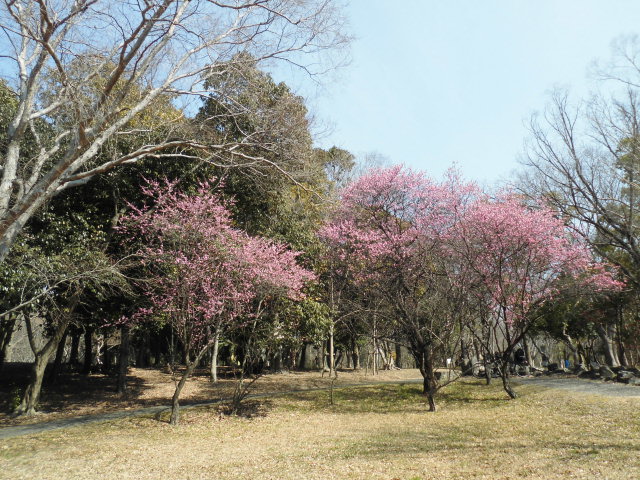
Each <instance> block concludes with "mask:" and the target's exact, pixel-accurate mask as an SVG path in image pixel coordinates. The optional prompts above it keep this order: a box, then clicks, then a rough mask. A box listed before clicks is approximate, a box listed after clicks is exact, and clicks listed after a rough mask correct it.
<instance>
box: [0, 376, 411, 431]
mask: <svg viewBox="0 0 640 480" xmlns="http://www.w3.org/2000/svg"><path fill="white" fill-rule="evenodd" d="M221 373H222V375H221V378H220V381H219V382H218V383H217V384H213V383H211V381H210V380H209V374H208V372H207V370H205V369H202V370H197V371H196V372H195V373H194V375H193V376H192V377H191V378H190V379H189V381H188V382H187V384H186V385H185V387H184V389H183V390H182V393H181V395H180V402H181V403H182V404H188V403H196V402H205V401H210V400H214V399H217V398H228V397H229V396H231V395H232V393H233V389H234V386H235V384H236V382H235V380H234V379H233V378H232V377H230V376H226V375H225V372H224V370H223V371H222V372H221ZM27 375H28V370H27V371H22V370H20V371H16V370H15V369H14V370H13V371H11V370H10V369H7V371H5V372H3V377H0V382H1V383H0V387H1V388H0V427H2V426H9V425H22V424H28V423H36V422H46V421H51V420H59V419H61V418H68V417H74V416H78V415H89V414H99V413H105V412H113V411H117V410H129V409H136V408H142V407H150V406H155V405H168V404H170V401H171V396H172V395H173V391H174V389H175V382H176V380H178V378H177V377H174V376H173V375H171V374H170V373H169V371H168V370H166V369H163V370H159V369H155V368H131V369H129V375H128V377H127V379H128V385H129V392H128V395H126V396H125V397H122V396H119V395H118V394H117V393H116V380H115V378H114V377H113V376H107V375H102V374H97V373H94V374H91V375H82V374H68V375H66V376H64V377H63V378H60V380H59V382H57V383H56V384H51V383H49V384H46V385H45V388H44V389H43V393H42V399H41V402H40V405H39V407H38V410H39V414H38V415H36V416H33V417H21V418H13V417H12V416H11V415H9V414H8V412H9V408H8V407H9V404H10V403H11V402H12V401H15V399H14V397H15V396H16V395H19V394H20V391H21V389H20V387H19V386H18V385H17V384H16V382H15V380H13V379H15V378H22V379H24V378H26V376H27ZM418 377H420V373H419V372H418V371H417V370H392V371H381V372H380V374H379V375H375V376H374V375H372V374H371V371H366V370H360V371H358V372H353V371H346V372H342V373H339V374H338V379H337V381H336V383H335V384H336V385H345V384H349V383H366V382H372V381H385V380H402V379H410V378H418ZM330 384H331V382H330V380H329V378H328V376H327V375H326V374H325V375H324V376H321V375H320V374H319V373H318V372H287V373H281V374H274V375H265V376H263V377H260V378H259V379H258V380H257V381H256V383H255V385H254V388H253V389H252V392H255V393H273V392H283V391H289V390H297V389H307V388H322V387H328V386H329V385H330ZM1 407H4V408H1Z"/></svg>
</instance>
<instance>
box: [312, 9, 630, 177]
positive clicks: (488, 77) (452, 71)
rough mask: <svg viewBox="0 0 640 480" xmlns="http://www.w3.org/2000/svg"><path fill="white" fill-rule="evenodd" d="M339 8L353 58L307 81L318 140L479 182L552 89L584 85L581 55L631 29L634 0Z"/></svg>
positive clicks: (504, 167) (505, 157) (514, 150)
mask: <svg viewBox="0 0 640 480" xmlns="http://www.w3.org/2000/svg"><path fill="white" fill-rule="evenodd" d="M346 13H347V15H348V17H349V19H350V23H351V29H352V33H353V35H354V36H355V37H356V39H355V41H354V42H353V45H352V59H353V60H352V63H351V65H350V66H348V67H345V68H344V69H341V70H340V71H339V72H336V73H334V74H333V75H332V76H331V77H330V80H329V81H328V82H327V83H325V86H324V88H322V90H321V91H319V92H318V93H314V94H313V95H309V93H308V92H309V90H306V92H307V96H308V103H309V105H310V107H311V110H312V111H313V112H314V113H315V115H316V116H318V117H319V119H320V120H321V121H322V122H325V123H327V124H328V125H330V126H331V130H330V133H329V134H327V135H324V136H322V137H319V139H318V143H319V145H320V146H324V147H328V146H331V145H334V144H335V145H338V146H340V147H343V148H346V149H348V150H350V151H351V152H353V153H355V154H357V155H360V156H361V155H364V154H367V153H377V154H380V155H383V156H385V157H387V158H388V159H389V160H390V161H391V162H392V163H406V164H408V165H410V166H412V167H414V168H418V169H421V170H425V171H427V172H428V173H429V174H430V175H433V176H436V177H437V176H440V175H441V174H442V173H443V172H444V170H446V169H447V168H448V167H449V166H451V165H452V164H453V163H454V162H456V163H457V165H458V167H459V168H460V169H461V170H462V172H463V174H464V175H465V177H467V178H469V179H473V180H477V181H479V182H481V183H487V184H494V183H495V182H497V181H498V180H500V179H504V178H507V177H508V175H509V173H510V171H512V170H513V169H515V168H517V166H518V164H517V157H518V155H519V153H520V152H522V149H523V140H524V138H525V137H526V135H527V131H526V128H525V126H524V123H525V121H526V119H528V118H529V116H530V115H531V113H532V112H533V111H535V110H540V109H543V108H544V105H545V103H546V102H547V95H548V92H549V90H550V89H552V88H554V86H570V87H571V91H572V92H573V93H575V94H576V95H585V94H586V93H587V92H588V91H589V89H590V88H591V86H592V85H593V83H592V82H591V81H590V80H589V78H588V75H587V71H588V66H589V64H590V63H591V62H592V61H593V60H594V59H597V58H600V59H605V60H606V59H607V58H608V57H609V56H610V46H611V42H612V40H613V39H615V38H616V37H619V36H620V35H622V34H627V35H628V34H634V33H636V32H638V33H640V1H635V0H626V1H625V0H599V1H595V0H535V1H534V0H530V1H525V0H502V1H499V0H485V1H479V0H455V1H452V0H439V1H435V0H404V1H402V2H399V1H391V0H387V1H385V0H352V2H351V4H350V5H349V6H348V8H347V11H346ZM300 91H301V92H302V93H303V94H304V93H305V89H304V88H303V89H301V90H300Z"/></svg>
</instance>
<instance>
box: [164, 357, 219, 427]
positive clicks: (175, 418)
mask: <svg viewBox="0 0 640 480" xmlns="http://www.w3.org/2000/svg"><path fill="white" fill-rule="evenodd" d="M210 348H211V345H209V344H208V345H206V346H204V347H203V348H202V350H200V352H199V353H198V356H197V357H196V358H195V360H194V361H193V362H189V359H188V358H187V364H186V367H187V368H185V370H184V373H183V374H182V378H180V381H179V382H178V384H177V385H176V389H175V391H174V392H173V397H172V399H171V418H170V419H169V423H170V424H171V425H178V422H179V420H180V403H179V399H180V392H182V388H183V387H184V385H185V383H187V379H188V378H189V377H190V376H191V374H192V373H193V370H194V369H195V368H196V366H197V365H198V364H199V363H200V360H202V357H204V355H205V354H206V353H207V351H208V350H209V349H210Z"/></svg>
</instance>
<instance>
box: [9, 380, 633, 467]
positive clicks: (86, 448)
mask: <svg viewBox="0 0 640 480" xmlns="http://www.w3.org/2000/svg"><path fill="white" fill-rule="evenodd" d="M519 392H520V393H521V397H520V398H519V399H517V400H515V401H507V400H506V399H505V395H504V393H503V392H502V391H501V389H500V387H499V386H498V385H495V386H489V387H486V386H483V385H481V382H479V381H464V382H461V383H459V384H455V385H451V386H450V387H448V389H447V390H446V391H444V392H443V394H442V396H441V399H440V407H441V408H440V411H439V412H437V413H435V414H430V413H428V412H426V411H425V410H426V408H425V404H424V400H423V398H422V396H421V395H420V394H419V386H417V385H405V386H392V385H387V386H380V387H359V388H351V389H345V390H340V391H338V392H336V395H335V399H336V404H335V405H333V406H332V405H329V404H328V394H327V392H311V393H302V394H293V395H287V396H284V397H278V398H273V399H268V400H263V401H261V402H262V403H257V401H256V400H254V401H253V402H254V403H252V404H249V406H248V407H249V408H248V411H249V412H251V417H250V418H248V417H246V416H245V417H225V416H221V415H220V413H219V409H218V407H209V408H200V409H194V410H188V411H185V412H184V414H183V423H182V424H181V425H179V426H177V427H171V426H169V425H168V424H166V423H164V422H161V421H158V420H155V419H149V418H138V419H129V420H122V421H118V422H111V423H103V424H96V425H91V426H87V427H81V428H74V429H68V430H58V431H55V432H50V433H47V434H40V435H34V436H30V437H22V438H17V439H13V440H9V441H8V442H6V444H5V445H3V446H2V447H0V464H2V465H3V468H2V469H1V470H0V478H11V479H23V478H24V479H27V478H28V479H36V478H42V479H45V478H46V479H58V478H60V479H62V478H65V479H66V478H74V479H76V478H78V479H83V478H90V479H94V478H110V479H120V478H122V479H129V478H136V479H160V478H174V479H235V478H246V479H285V480H286V479H322V480H327V479H386V480H392V479H402V480H409V479H431V478H433V479H435V478H438V479H442V478H452V479H468V478H486V479H511V478H512V479H516V478H518V479H520V478H527V479H560V478H562V479H564V478H589V479H595V478H597V479H637V478H640V463H639V462H638V453H639V450H640V418H639V417H638V416H637V413H636V412H637V409H638V407H639V406H640V400H638V399H626V398H604V397H599V396H595V395H594V396H590V395H583V394H576V393H569V392H561V391H558V390H543V389H540V388H536V387H533V386H527V387H520V388H519Z"/></svg>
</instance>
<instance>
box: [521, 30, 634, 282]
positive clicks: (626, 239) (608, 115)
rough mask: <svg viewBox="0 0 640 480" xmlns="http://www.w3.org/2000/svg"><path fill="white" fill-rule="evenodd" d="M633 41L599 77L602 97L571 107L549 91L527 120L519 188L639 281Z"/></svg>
mask: <svg viewBox="0 0 640 480" xmlns="http://www.w3.org/2000/svg"><path fill="white" fill-rule="evenodd" d="M639 56H640V42H638V40H637V39H636V38H629V39H626V40H625V41H621V42H619V43H618V44H617V48H616V51H615V56H614V62H612V63H611V64H610V65H608V66H607V67H606V68H607V70H599V76H600V77H601V78H602V79H604V80H608V81H609V82H613V83H612V84H611V86H612V87H613V88H612V89H611V90H609V94H608V95H605V94H598V95H594V96H593V97H592V98H591V99H590V100H589V101H583V102H581V103H579V104H576V105H572V104H571V101H570V99H569V95H568V94H567V92H566V91H556V92H554V94H553V95H552V98H551V103H550V105H549V107H548V108H547V109H546V110H545V112H544V113H543V114H542V115H536V116H534V117H533V118H532V120H531V123H530V131H531V139H530V141H529V143H528V146H527V147H528V148H527V153H526V158H525V159H524V161H523V163H524V164H525V166H526V167H527V169H526V171H525V173H523V174H522V175H521V177H520V179H519V180H520V182H519V185H520V188H521V189H522V191H523V192H525V193H527V194H529V195H537V196H542V197H544V198H545V199H546V200H547V201H548V202H549V203H550V204H551V205H553V206H554V207H555V208H556V209H557V210H558V211H559V212H561V213H562V214H563V215H565V216H566V217H567V219H571V220H573V222H574V224H575V226H576V227H577V228H578V229H579V230H580V231H581V232H582V233H583V234H584V235H585V236H586V237H587V238H588V240H589V241H590V243H591V245H592V246H593V247H594V249H595V250H596V251H597V252H598V254H600V255H601V256H602V257H603V258H605V259H607V260H609V261H610V262H612V263H614V264H616V265H618V267H619V268H620V269H621V270H622V271H623V273H624V274H625V276H626V277H627V278H628V280H629V281H630V282H632V283H633V284H634V285H636V286H639V285H640V245H639V244H638V241H637V238H638V236H637V234H638V232H639V227H640V224H639V223H638V222H639V219H638V208H639V207H640V202H639V198H638V195H639V193H640V191H639V187H640V185H639V184H638V179H640V171H639V170H640V97H639V94H640V91H639V88H640V63H638V61H640V58H638V57H639Z"/></svg>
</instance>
